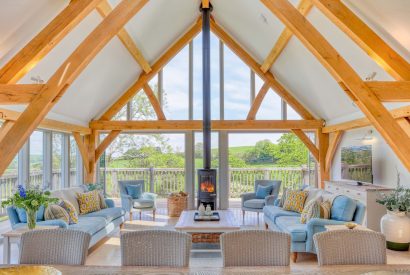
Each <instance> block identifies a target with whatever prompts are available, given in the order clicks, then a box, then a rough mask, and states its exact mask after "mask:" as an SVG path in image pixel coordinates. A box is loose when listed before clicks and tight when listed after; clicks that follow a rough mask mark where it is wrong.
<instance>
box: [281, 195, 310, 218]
mask: <svg viewBox="0 0 410 275" xmlns="http://www.w3.org/2000/svg"><path fill="white" fill-rule="evenodd" d="M286 194H287V195H286V200H285V203H284V205H283V209H284V210H288V211H293V212H297V213H302V211H303V207H304V205H305V200H306V197H307V196H308V194H309V192H307V191H297V190H295V191H293V190H288V191H287V193H286Z"/></svg>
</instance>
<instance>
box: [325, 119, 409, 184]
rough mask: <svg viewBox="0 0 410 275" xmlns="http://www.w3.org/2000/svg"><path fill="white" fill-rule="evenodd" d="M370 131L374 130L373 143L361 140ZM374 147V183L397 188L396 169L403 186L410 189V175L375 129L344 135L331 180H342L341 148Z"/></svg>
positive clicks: (369, 128) (334, 161) (348, 132)
mask: <svg viewBox="0 0 410 275" xmlns="http://www.w3.org/2000/svg"><path fill="white" fill-rule="evenodd" d="M369 130H373V135H372V136H373V139H372V140H371V141H367V140H366V141H364V140H361V139H362V138H363V137H364V136H365V135H366V133H367V132H368V131H369ZM366 144H371V145H372V158H373V183H374V184H378V185H387V186H392V187H394V186H396V182H397V181H396V167H397V169H398V170H399V172H400V178H401V181H400V182H401V184H402V185H405V186H408V187H410V173H409V172H408V171H407V169H406V168H405V167H404V166H403V164H402V163H401V162H400V160H399V159H398V158H397V156H396V155H395V154H394V152H393V150H392V149H391V148H390V147H389V146H388V145H387V143H386V142H385V141H384V139H383V138H382V137H381V136H380V134H379V133H378V132H377V131H376V130H375V129H374V128H373V127H366V128H361V129H355V130H351V131H347V132H345V133H344V135H343V139H342V141H341V142H340V145H339V148H338V149H337V151H336V154H335V157H334V160H333V167H332V171H331V172H332V174H331V178H332V179H334V180H338V179H341V148H342V147H344V146H349V145H356V146H357V145H366Z"/></svg>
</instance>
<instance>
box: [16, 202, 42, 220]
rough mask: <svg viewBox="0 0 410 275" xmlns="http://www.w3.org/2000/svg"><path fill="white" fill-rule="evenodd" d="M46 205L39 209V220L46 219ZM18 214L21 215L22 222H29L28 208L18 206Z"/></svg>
mask: <svg viewBox="0 0 410 275" xmlns="http://www.w3.org/2000/svg"><path fill="white" fill-rule="evenodd" d="M44 210H45V208H44V206H43V205H42V206H40V208H39V209H38V211H37V219H36V220H37V221H44ZM16 212H17V215H18V217H19V220H20V222H24V223H25V222H27V214H26V210H25V209H23V208H16Z"/></svg>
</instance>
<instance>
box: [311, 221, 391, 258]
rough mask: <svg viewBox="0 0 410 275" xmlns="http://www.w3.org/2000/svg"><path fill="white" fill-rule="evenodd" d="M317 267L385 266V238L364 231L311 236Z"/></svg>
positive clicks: (341, 231) (335, 232)
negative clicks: (315, 252)
mask: <svg viewBox="0 0 410 275" xmlns="http://www.w3.org/2000/svg"><path fill="white" fill-rule="evenodd" d="M313 240H314V242H315V246H316V251H317V258H318V262H319V265H344V264H348V265H354V264H386V238H385V237H384V235H383V234H381V233H378V232H373V231H364V230H349V229H346V230H333V231H327V232H321V233H317V234H315V235H314V236H313Z"/></svg>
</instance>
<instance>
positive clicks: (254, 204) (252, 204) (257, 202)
mask: <svg viewBox="0 0 410 275" xmlns="http://www.w3.org/2000/svg"><path fill="white" fill-rule="evenodd" d="M243 206H245V207H247V208H254V209H262V208H263V207H264V206H265V200H264V199H252V200H247V201H245V202H244V203H243Z"/></svg>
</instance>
